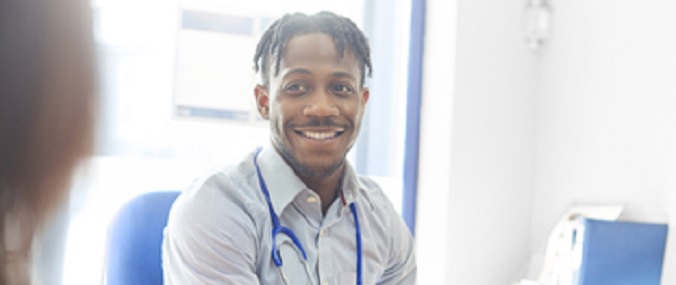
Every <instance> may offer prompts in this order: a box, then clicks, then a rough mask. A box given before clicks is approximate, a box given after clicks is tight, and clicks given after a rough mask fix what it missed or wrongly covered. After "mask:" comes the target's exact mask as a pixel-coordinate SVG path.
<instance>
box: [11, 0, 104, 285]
mask: <svg viewBox="0 0 676 285" xmlns="http://www.w3.org/2000/svg"><path fill="white" fill-rule="evenodd" d="M91 27H92V26H91V8H90V6H89V1H85V0H0V215H1V217H0V285H14V284H21V285H25V284H58V283H60V280H50V278H49V276H45V275H49V274H47V273H44V272H40V270H36V269H35V260H34V258H33V257H35V256H39V255H40V252H41V251H43V250H49V249H47V248H40V246H39V244H40V243H41V242H40V240H43V241H44V240H48V239H50V238H53V237H49V236H43V237H41V231H42V230H43V229H44V226H45V225H46V224H48V223H50V222H51V221H50V220H51V219H52V217H53V215H54V212H55V211H56V209H57V208H59V207H61V206H63V203H64V201H65V199H66V198H67V197H68V190H69V189H70V180H71V177H72V175H73V171H74V169H75V168H76V166H77V165H78V163H79V162H80V161H81V160H82V159H83V158H85V157H87V156H88V155H89V154H90V153H91V152H92V143H93V142H92V127H93V118H94V110H93V107H94V105H95V97H94V62H93V61H94V54H93V39H92V28H91Z"/></svg>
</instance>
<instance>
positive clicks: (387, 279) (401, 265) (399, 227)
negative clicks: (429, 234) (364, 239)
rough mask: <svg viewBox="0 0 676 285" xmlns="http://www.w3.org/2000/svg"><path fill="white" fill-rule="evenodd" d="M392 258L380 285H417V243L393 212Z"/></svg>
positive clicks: (402, 221) (399, 217) (397, 215)
mask: <svg viewBox="0 0 676 285" xmlns="http://www.w3.org/2000/svg"><path fill="white" fill-rule="evenodd" d="M390 217H392V219H391V221H392V223H391V229H392V234H391V235H390V236H389V237H390V247H391V248H390V257H389V262H388V266H387V268H386V269H385V272H384V273H383V276H382V278H381V279H380V281H379V282H378V284H380V285H412V284H415V283H416V274H417V264H416V259H415V242H414V240H413V236H412V235H411V232H410V231H409V229H408V226H406V223H405V222H404V220H403V219H402V218H401V216H400V215H399V214H398V213H396V212H394V211H393V212H392V213H391V214H390Z"/></svg>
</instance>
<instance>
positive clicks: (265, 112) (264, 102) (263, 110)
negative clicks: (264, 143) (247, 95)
mask: <svg viewBox="0 0 676 285" xmlns="http://www.w3.org/2000/svg"><path fill="white" fill-rule="evenodd" d="M254 96H255V97H256V108H257V109H258V114H260V115H261V118H263V119H265V120H269V119H270V95H269V94H268V88H267V87H265V86H263V85H260V84H258V85H256V87H255V88H254Z"/></svg>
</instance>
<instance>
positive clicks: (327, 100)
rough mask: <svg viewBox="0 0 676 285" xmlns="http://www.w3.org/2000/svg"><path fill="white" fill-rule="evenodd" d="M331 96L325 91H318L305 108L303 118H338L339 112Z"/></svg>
mask: <svg viewBox="0 0 676 285" xmlns="http://www.w3.org/2000/svg"><path fill="white" fill-rule="evenodd" d="M331 96H332V95H331V94H329V93H328V92H326V91H319V92H317V93H315V94H314V95H313V96H312V100H310V102H308V104H307V106H305V109H304V112H303V114H304V115H305V116H316V117H330V116H338V114H340V111H339V110H338V106H336V104H335V102H334V101H333V98H332V97H331Z"/></svg>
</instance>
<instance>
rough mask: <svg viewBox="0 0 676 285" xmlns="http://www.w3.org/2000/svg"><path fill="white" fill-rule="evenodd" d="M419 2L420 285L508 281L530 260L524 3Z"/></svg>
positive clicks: (530, 86) (529, 95) (530, 79)
mask: <svg viewBox="0 0 676 285" xmlns="http://www.w3.org/2000/svg"><path fill="white" fill-rule="evenodd" d="M427 4H428V7H427V31H426V43H425V45H426V46H425V49H426V50H425V69H424V77H425V80H424V87H423V88H424V91H423V92H424V95H423V110H424V111H423V118H422V120H423V121H422V128H421V162H420V177H419V179H420V181H419V190H418V195H419V196H418V203H419V204H418V211H419V212H418V216H417V217H418V218H417V219H418V221H417V224H418V228H417V242H418V255H419V259H420V262H419V270H420V273H419V276H420V280H419V282H418V283H419V284H472V285H483V284H486V285H495V284H511V283H512V282H514V281H516V280H517V279H518V278H519V277H520V276H519V274H520V273H521V271H522V270H523V267H524V264H526V262H527V259H528V255H529V249H530V232H531V207H532V201H531V199H532V192H531V191H532V177H533V167H532V166H533V165H532V164H533V150H534V148H535V145H534V142H535V140H534V127H535V125H534V123H533V120H534V115H535V113H534V107H533V104H534V102H535V101H534V98H533V91H534V90H535V89H534V86H535V85H534V84H535V83H534V80H535V73H534V71H535V69H534V62H533V60H534V59H535V57H534V55H533V54H531V53H530V51H529V50H528V49H527V47H526V45H525V43H524V40H523V29H522V23H523V12H524V11H523V6H524V3H522V1H517V0H512V1H491V0H466V1H444V0H428V1H427ZM456 14H457V17H456ZM456 37H457V43H455V44H453V42H455V41H456ZM448 169H450V172H449V171H448ZM440 237H441V238H443V239H441V238H440ZM442 252H445V253H446V254H445V255H444V254H443V253H442ZM434 257H436V258H434ZM423 280H425V281H427V280H430V281H429V282H423ZM432 280H434V281H432Z"/></svg>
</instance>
